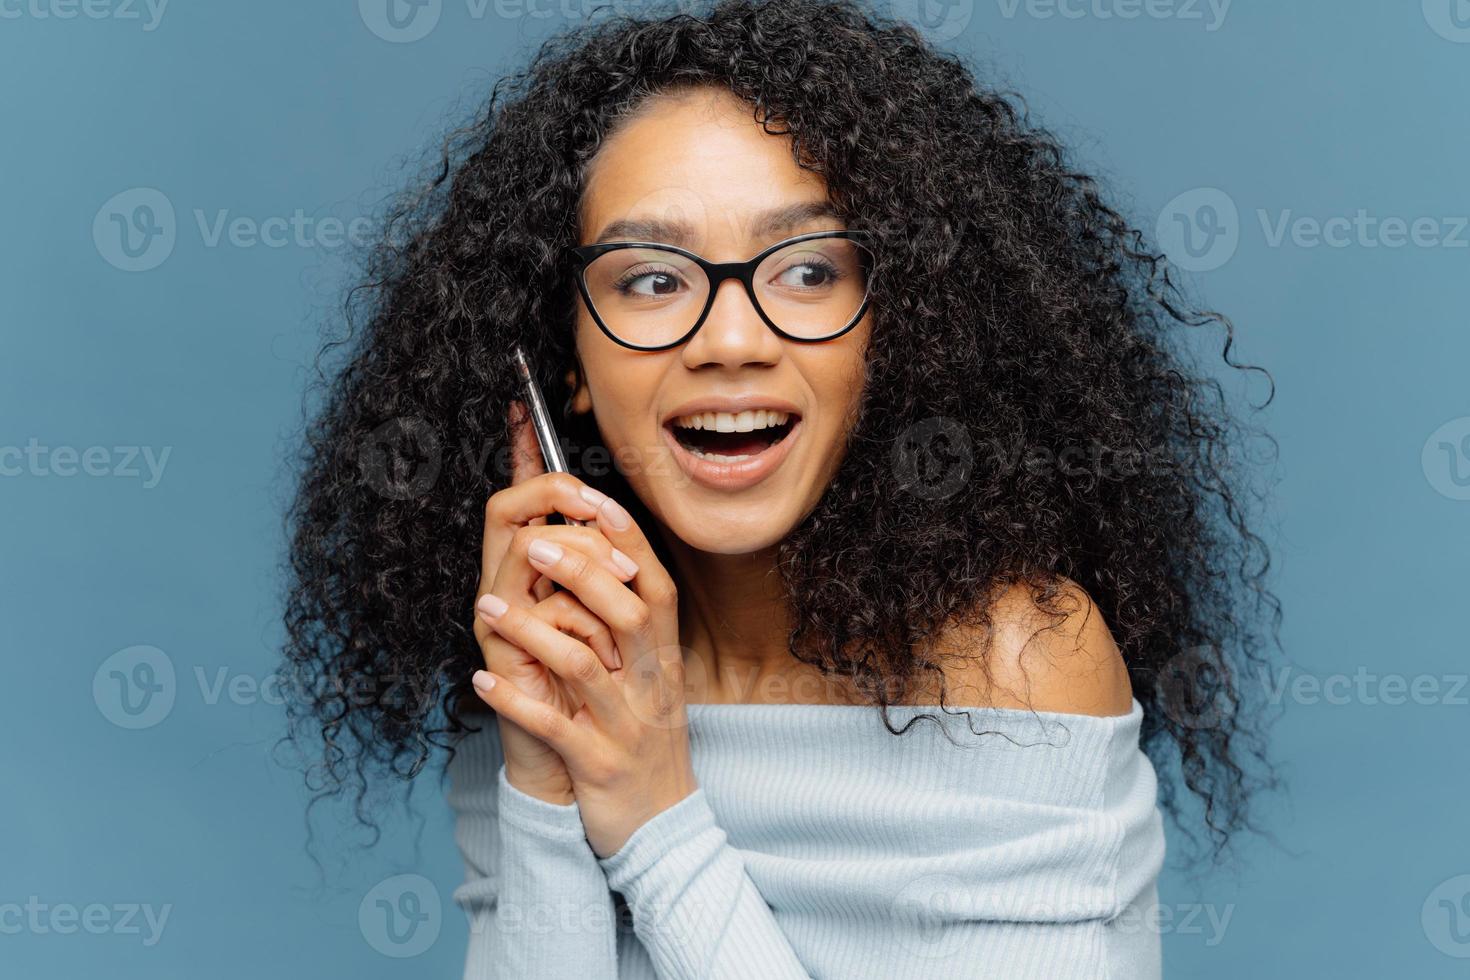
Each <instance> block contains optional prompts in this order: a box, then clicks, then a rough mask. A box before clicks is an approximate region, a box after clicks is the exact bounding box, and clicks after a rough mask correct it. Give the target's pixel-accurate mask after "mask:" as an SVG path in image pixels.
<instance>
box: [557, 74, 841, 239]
mask: <svg viewBox="0 0 1470 980" xmlns="http://www.w3.org/2000/svg"><path fill="white" fill-rule="evenodd" d="M791 147H792V143H791V139H790V137H788V136H782V135H772V134H770V133H767V132H765V131H764V130H763V129H762V128H761V125H760V123H759V122H757V121H756V119H755V118H754V116H753V109H752V107H751V106H750V105H749V104H748V103H745V102H741V101H740V100H738V99H736V98H735V97H734V96H733V95H731V94H730V93H728V92H724V91H722V90H718V89H697V90H693V91H689V92H680V93H676V94H669V95H661V96H655V97H654V98H652V99H650V100H649V102H648V103H647V104H646V105H644V106H643V107H641V108H640V109H639V110H638V112H637V113H635V114H634V115H633V116H632V117H630V118H628V119H627V120H625V121H624V122H623V123H622V124H621V125H620V126H619V127H618V128H617V129H616V130H615V131H614V132H613V134H612V135H611V136H610V137H609V138H608V139H607V140H606V141H605V142H604V143H603V145H602V147H601V148H600V149H599V150H598V153H597V155H596V157H594V159H593V160H592V163H591V165H590V166H589V168H588V172H587V181H586V185H585V188H584V193H583V198H582V202H581V221H580V225H581V227H580V229H579V235H580V241H581V242H582V243H584V244H586V243H591V242H594V241H599V240H601V241H637V240H653V241H666V242H671V243H672V244H676V245H682V246H684V247H686V248H691V249H696V250H697V249H699V248H702V247H709V246H711V245H718V244H727V245H731V246H739V247H740V248H745V247H748V246H752V245H760V244H766V243H769V242H771V241H775V240H777V239H779V238H781V237H784V236H786V235H788V234H793V233H796V232H797V231H800V230H806V229H807V227H808V226H809V227H810V228H821V229H827V228H838V227H841V222H840V221H838V220H835V211H834V210H833V209H832V207H831V205H830V204H828V203H827V188H826V184H825V182H824V181H823V180H822V179H821V178H820V177H819V176H817V175H815V174H813V173H811V172H810V171H807V170H803V169H802V168H801V167H799V166H797V164H796V161H795V160H794V159H793V157H792V149H791Z"/></svg>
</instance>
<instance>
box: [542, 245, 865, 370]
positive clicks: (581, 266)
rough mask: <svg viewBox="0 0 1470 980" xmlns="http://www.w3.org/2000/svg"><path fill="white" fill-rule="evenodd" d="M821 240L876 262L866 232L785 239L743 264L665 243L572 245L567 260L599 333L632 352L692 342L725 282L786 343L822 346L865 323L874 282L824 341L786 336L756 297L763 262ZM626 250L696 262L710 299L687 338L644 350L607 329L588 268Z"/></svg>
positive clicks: (822, 339) (706, 299)
mask: <svg viewBox="0 0 1470 980" xmlns="http://www.w3.org/2000/svg"><path fill="white" fill-rule="evenodd" d="M818 238H846V239H850V240H852V241H854V242H856V243H857V244H858V246H859V247H860V248H862V249H863V251H864V252H866V253H867V255H868V257H869V259H870V260H871V259H872V258H873V250H872V249H871V248H870V247H869V246H868V244H867V243H868V242H869V241H870V240H871V239H870V236H869V235H868V233H867V232H866V231H862V230H857V229H845V230H842V231H813V232H808V233H807V234H804V235H796V236H794V237H792V238H787V239H783V240H782V241H779V242H776V243H775V244H774V245H771V246H769V247H767V248H764V249H762V250H761V251H760V253H759V254H758V255H756V256H755V257H754V258H750V259H747V260H746V261H744V262H711V261H709V260H708V259H706V258H704V257H703V256H701V255H696V254H694V253H693V252H691V251H689V250H688V249H685V248H680V247H679V246H677V245H669V244H667V243H665V242H599V243H597V244H595V245H569V246H567V248H566V250H565V252H566V254H567V255H568V256H571V257H572V258H573V259H574V260H575V263H576V264H575V267H574V269H573V272H574V273H575V276H574V278H575V279H576V281H577V292H579V293H581V295H582V302H583V303H584V304H586V306H587V312H589V313H591V314H592V319H593V321H595V322H596V323H597V327H598V329H599V330H601V331H602V332H603V333H604V334H606V335H607V338H608V339H609V340H611V341H612V342H613V343H615V344H619V345H621V346H623V347H626V348H628V349H629V350H637V351H662V350H670V349H671V348H674V347H678V346H679V345H680V344H682V343H685V342H686V341H687V340H689V338H690V337H693V336H694V335H695V333H697V332H698V331H699V328H700V327H702V326H704V321H705V319H706V318H707V317H708V316H709V311H710V309H711V308H713V307H714V305H715V294H716V293H718V292H719V289H720V285H721V284H722V283H723V282H724V281H725V280H726V279H739V280H740V282H741V283H742V284H744V286H745V295H746V296H748V297H750V303H751V305H752V306H754V307H755V311H756V313H758V314H760V318H761V319H762V320H764V321H765V324H766V326H768V327H770V328H771V330H772V331H773V332H774V333H775V334H776V335H777V336H778V337H784V338H786V339H787V340H794V341H796V342H797V343H801V344H822V343H826V342H827V341H829V340H836V339H837V338H838V337H841V336H842V335H843V334H845V333H847V332H848V331H849V330H851V329H852V328H853V327H855V326H857V325H858V322H859V321H861V320H862V318H863V315H864V314H865V313H867V311H868V304H869V303H870V302H871V300H872V298H873V290H872V283H871V282H867V283H864V286H863V302H862V305H861V306H859V307H858V310H857V312H856V313H854V314H853V317H852V319H851V320H850V321H849V322H848V324H847V325H846V326H844V327H843V328H842V329H840V330H838V331H836V332H835V333H831V334H828V335H826V336H824V337H798V336H796V335H794V334H790V333H787V332H786V331H785V330H782V329H781V328H780V327H779V326H777V325H776V323H775V322H774V321H773V320H772V319H771V318H770V317H769V316H768V315H767V314H766V311H765V310H763V309H761V302H760V300H759V299H758V298H757V297H756V295H755V270H756V269H757V268H758V267H759V266H760V264H761V263H762V262H764V261H765V260H766V259H767V258H768V257H769V256H771V255H772V254H774V253H776V252H779V251H780V250H781V249H783V248H787V247H789V246H791V245H794V244H796V243H797V242H805V241H811V240H813V239H818ZM624 248H657V249H662V250H664V251H666V252H674V253H676V254H678V255H682V256H684V257H685V258H686V259H689V260H690V261H691V262H693V263H694V264H695V265H697V266H699V268H700V270H701V271H702V272H703V273H704V276H705V278H706V279H708V280H709V295H708V296H706V297H705V300H704V309H702V310H700V311H699V317H698V318H697V319H696V320H695V321H694V326H692V327H690V328H689V330H688V332H686V333H685V334H684V336H682V337H680V338H679V339H678V340H675V341H672V342H670V343H667V344H659V345H658V346H655V347H645V346H643V345H641V344H630V343H628V342H627V341H626V340H623V339H622V338H621V337H619V336H618V335H617V334H615V333H613V332H612V330H611V329H609V328H608V325H607V324H606V323H604V322H603V320H602V315H601V314H599V313H598V312H597V306H596V305H595V304H594V303H593V302H592V296H591V294H590V293H589V291H588V289H587V277H586V273H587V267H588V266H589V265H591V264H592V261H593V260H594V259H596V258H598V257H599V256H601V255H604V254H606V253H608V252H613V251H617V250H618V249H624Z"/></svg>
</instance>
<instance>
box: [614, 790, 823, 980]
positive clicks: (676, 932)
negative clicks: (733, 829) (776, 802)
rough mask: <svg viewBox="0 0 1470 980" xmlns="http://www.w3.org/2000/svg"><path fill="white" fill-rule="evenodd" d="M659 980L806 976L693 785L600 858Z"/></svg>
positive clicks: (701, 793)
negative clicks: (613, 852) (626, 905)
mask: <svg viewBox="0 0 1470 980" xmlns="http://www.w3.org/2000/svg"><path fill="white" fill-rule="evenodd" d="M600 863H601V865H602V869H603V871H605V872H606V873H607V882H608V885H609V886H611V887H612V888H613V889H614V890H616V891H619V892H622V893H623V897H624V898H626V899H627V900H628V908H629V909H630V910H631V911H632V913H633V929H634V932H635V933H636V934H637V936H638V938H639V940H641V941H642V943H643V945H644V947H645V948H646V949H647V950H648V955H649V956H650V957H651V958H652V960H653V964H654V969H655V970H656V971H657V973H658V976H659V977H660V978H661V980H696V978H697V980H738V978H749V977H761V978H763V980H795V978H803V977H805V978H809V977H810V976H811V974H810V973H808V972H807V970H806V968H805V967H803V966H802V964H801V961H800V960H799V959H797V956H796V952H795V951H794V950H793V949H792V948H791V944H790V943H789V942H788V941H787V939H786V936H785V935H784V934H783V933H782V932H781V927H780V926H779V925H777V924H776V920H775V918H774V916H772V914H771V909H770V906H768V905H767V904H766V902H765V899H764V898H762V897H761V895H760V892H758V891H756V887H755V884H754V883H753V882H752V881H751V880H750V876H749V875H748V874H746V873H745V865H744V864H743V862H742V861H741V859H740V855H739V854H738V853H737V852H736V851H735V850H734V849H733V848H731V847H729V846H728V845H727V844H726V840H725V832H724V831H723V830H721V829H720V828H719V827H718V826H716V825H715V816H714V814H713V813H712V812H711V811H710V808H709V803H708V801H707V800H706V799H705V795H704V790H702V789H697V790H695V791H694V792H693V793H691V794H690V795H689V796H686V797H685V798H684V799H682V800H680V801H679V802H678V803H676V804H674V805H673V806H672V807H670V808H669V809H667V810H665V811H663V812H662V813H660V814H658V815H657V816H655V817H654V818H653V819H652V820H650V821H648V822H647V823H645V824H644V825H643V826H642V827H639V828H638V829H637V830H636V831H634V833H633V836H632V837H630V838H628V840H627V841H626V842H625V843H624V844H623V846H622V847H621V848H620V849H619V850H618V851H617V853H615V854H612V855H610V856H608V857H607V858H604V859H602V860H601V861H600Z"/></svg>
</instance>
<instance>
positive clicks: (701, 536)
mask: <svg viewBox="0 0 1470 980" xmlns="http://www.w3.org/2000/svg"><path fill="white" fill-rule="evenodd" d="M784 510H785V508H782V509H781V512H774V513H773V512H772V509H771V508H770V507H767V506H763V505H761V504H758V503H755V502H751V503H750V504H747V505H745V506H736V507H732V506H730V505H729V504H720V503H713V504H711V505H709V506H690V505H689V504H688V503H687V502H684V501H680V502H678V503H676V504H674V505H673V506H671V507H661V508H658V512H660V513H661V518H660V519H661V520H662V521H663V524H664V526H665V527H666V528H667V529H668V531H669V533H670V534H672V535H673V536H674V537H676V538H678V539H679V540H680V541H682V542H684V544H685V545H687V546H688V547H690V548H693V549H694V550H695V551H703V552H707V553H709V554H714V555H748V554H751V553H753V552H757V551H762V550H764V549H766V548H770V547H772V546H774V545H776V544H779V543H780V542H781V540H782V539H784V538H785V537H786V535H788V534H790V533H791V529H792V528H793V527H795V526H796V522H795V514H791V515H787V514H786V513H784Z"/></svg>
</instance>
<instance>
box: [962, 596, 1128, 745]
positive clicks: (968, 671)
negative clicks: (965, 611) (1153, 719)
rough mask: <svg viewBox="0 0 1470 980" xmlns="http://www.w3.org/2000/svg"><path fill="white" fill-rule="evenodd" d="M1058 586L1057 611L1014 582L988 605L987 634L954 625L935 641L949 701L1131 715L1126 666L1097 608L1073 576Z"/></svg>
mask: <svg viewBox="0 0 1470 980" xmlns="http://www.w3.org/2000/svg"><path fill="white" fill-rule="evenodd" d="M1058 584H1059V587H1060V593H1059V595H1058V596H1057V597H1056V599H1054V600H1053V605H1054V606H1055V607H1056V609H1057V610H1058V611H1057V612H1052V611H1050V610H1047V609H1043V608H1041V607H1040V606H1039V605H1038V604H1037V603H1036V601H1035V600H1034V599H1033V597H1032V592H1031V589H1030V588H1028V587H1026V586H1025V585H1020V584H1017V585H1012V586H1010V587H1009V588H1008V589H1006V590H1005V591H1004V592H1003V593H1002V594H1001V595H999V596H998V597H997V598H996V599H995V601H994V602H993V604H992V605H991V607H990V619H991V626H990V630H989V632H988V633H987V634H985V635H979V634H977V633H976V632H975V631H974V630H972V629H969V628H961V627H956V628H954V629H952V630H949V631H947V632H946V633H945V634H944V635H942V636H941V637H940V638H939V640H938V641H937V643H936V649H937V651H938V652H940V653H941V654H942V655H943V657H944V659H943V665H944V666H943V673H944V677H945V683H946V685H947V688H948V690H947V693H946V695H945V702H946V703H947V704H952V705H977V706H986V707H999V708H1022V709H1030V710H1035V711H1057V712H1064V713H1068V714H1081V715H1097V716H1111V715H1126V714H1127V713H1128V712H1129V710H1130V709H1131V708H1132V706H1133V688H1132V685H1131V684H1130V683H1129V680H1128V668H1127V666H1126V665H1125V664H1124V662H1123V655H1122V653H1121V651H1119V649H1118V645H1117V643H1116V642H1114V640H1113V634H1112V631H1111V630H1110V629H1108V624H1107V623H1106V622H1104V620H1103V615H1102V610H1101V609H1099V608H1098V606H1097V604H1096V603H1095V602H1093V601H1092V597H1091V596H1089V595H1088V594H1087V592H1086V590H1085V589H1083V588H1082V587H1081V586H1080V585H1078V584H1077V583H1076V582H1073V581H1072V580H1071V579H1065V578H1064V579H1060V580H1059V582H1058ZM987 648H988V649H987ZM982 653H983V654H984V656H983V657H982V656H981V654H982Z"/></svg>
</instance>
